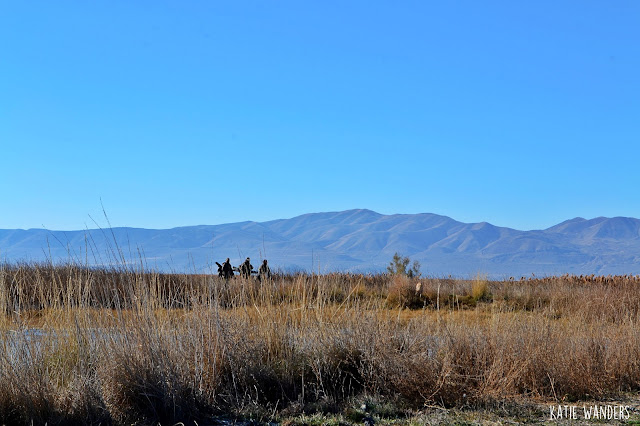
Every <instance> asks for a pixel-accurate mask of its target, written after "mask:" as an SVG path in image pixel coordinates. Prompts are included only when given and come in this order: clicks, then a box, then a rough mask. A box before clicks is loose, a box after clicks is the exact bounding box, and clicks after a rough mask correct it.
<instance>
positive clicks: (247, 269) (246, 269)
mask: <svg viewBox="0 0 640 426" xmlns="http://www.w3.org/2000/svg"><path fill="white" fill-rule="evenodd" d="M238 269H240V275H241V276H242V278H249V277H250V276H251V271H253V265H251V259H249V258H248V257H247V259H246V260H245V261H244V262H242V265H240V268H238Z"/></svg>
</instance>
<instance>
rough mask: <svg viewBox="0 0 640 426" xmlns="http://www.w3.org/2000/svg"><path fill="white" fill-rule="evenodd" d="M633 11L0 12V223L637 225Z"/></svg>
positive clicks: (638, 117)
mask: <svg viewBox="0 0 640 426" xmlns="http://www.w3.org/2000/svg"><path fill="white" fill-rule="evenodd" d="M639 24H640V2H637V1H610V2H605V1H588V0H579V1H578V0H576V1H563V2H557V1H535V2H515V1H507V0H505V1H484V2H480V1H475V0H474V1H446V2H429V1H402V2H395V1H394V2H392V1H371V0H368V1H225V2H222V1H221V2H209V1H180V2H178V1H173V2H166V1H136V2H128V1H92V2H80V1H62V0H60V1H55V2H52V1H29V2H2V3H0V146H1V151H0V159H1V166H0V193H1V195H0V228H5V229H6V228H33V227H43V226H44V227H47V228H50V229H84V228H93V227H95V224H94V222H93V220H95V221H96V222H98V223H99V224H100V225H101V226H102V225H104V224H105V221H104V218H103V216H102V206H101V205H104V208H105V210H106V212H107V214H108V216H109V219H110V222H111V225H113V226H134V227H145V228H170V227H174V226H183V225H197V224H218V223H225V222H236V221H243V220H256V221H262V220H269V219H277V218H287V217H293V216H296V215H298V214H303V213H308V212H319V211H337V210H345V209H350V208H369V209H372V210H376V211H378V212H380V213H419V212H429V213H438V214H443V215H447V216H451V217H453V218H454V219H457V220H460V221H465V222H476V221H488V222H491V223H493V224H495V225H500V226H509V227H514V228H518V229H539V228H545V227H548V226H551V225H553V224H555V223H557V222H560V221H562V220H565V219H569V218H572V217H575V216H582V217H586V218H591V217H596V216H634V217H640V198H639V197H638V196H637V194H638V188H639V187H640V172H638V170H637V164H638V159H639V158H640V148H639V145H640V78H638V76H639V75H640V25H639Z"/></svg>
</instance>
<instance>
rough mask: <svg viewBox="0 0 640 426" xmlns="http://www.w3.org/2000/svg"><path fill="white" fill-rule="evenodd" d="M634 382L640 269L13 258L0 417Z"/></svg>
mask: <svg viewBox="0 0 640 426" xmlns="http://www.w3.org/2000/svg"><path fill="white" fill-rule="evenodd" d="M418 284H419V285H418ZM639 390H640V277H636V276H616V277H597V276H580V277H578V276H561V277H551V278H542V279H537V278H535V279H534V278H531V279H522V280H507V281H487V280H483V279H481V278H478V279H476V280H455V279H444V278H429V279H424V278H423V279H415V278H414V279H409V278H407V277H405V276H393V275H353V274H329V275H304V274H297V275H276V276H274V277H273V279H272V280H270V281H268V282H262V283H259V282H257V281H255V280H242V279H239V278H234V279H232V280H229V281H225V280H222V279H220V278H218V277H217V276H210V275H188V274H160V273H153V272H145V271H142V270H135V269H128V268H124V267H123V268H114V269H93V268H86V267H82V266H78V265H73V264H70V265H65V266H51V265H44V264H5V265H1V266H0V424H45V423H47V424H49V425H53V424H154V425H155V424H158V423H160V424H162V425H165V424H166V425H174V424H176V423H178V422H183V423H184V424H198V425H205V424H231V423H233V422H234V421H238V422H239V421H241V420H242V421H243V422H244V424H249V423H250V421H253V423H254V424H261V423H268V422H278V423H284V424H291V425H292V424H349V423H352V424H358V423H359V424H362V423H363V422H365V421H374V422H375V423H376V424H384V423H387V424H404V423H407V424H410V423H414V424H420V423H429V422H431V421H432V420H433V419H438V418H444V420H442V423H448V422H456V423H459V424H469V423H473V420H472V419H469V418H468V416H466V417H465V414H464V413H466V412H467V413H468V412H472V413H479V412H483V413H491V410H492V409H493V410H502V411H504V412H507V411H508V412H509V413H511V414H509V416H512V417H511V418H512V419H515V420H513V421H516V422H517V421H524V420H523V419H527V418H528V420H529V421H531V420H536V419H537V421H543V420H544V419H545V417H544V416H545V415H548V413H546V414H545V413H544V412H543V411H544V410H543V411H540V410H539V409H531V410H528V409H524V408H522V407H529V406H534V405H535V404H538V406H539V404H541V403H544V404H556V405H559V404H573V403H574V402H577V401H608V400H612V398H613V399H615V398H618V399H619V398H622V397H625V398H629V395H632V398H633V395H637V392H638V391H639ZM531 404H533V405H531ZM505 407H520V408H514V409H507V408H505ZM443 410H445V411H446V410H450V411H449V412H450V413H457V414H455V416H457V417H447V416H445V417H442V414H438V413H441V412H442V411H443ZM469 410H470V411H469ZM505 410H506V411H505ZM523 410H524V411H523ZM527 410H528V411H527ZM536 410H537V411H536ZM461 413H462V414H461ZM632 414H634V416H635V415H636V414H635V413H632ZM438 416H441V417H438ZM480 417H481V416H480ZM480 417H477V418H476V420H478V419H480ZM429 419H431V420H429ZM518 419H519V420H518ZM433 421H434V422H436V421H435V420H433ZM488 421H489V420H488ZM491 421H493V420H491ZM478 422H480V420H478ZM436 423H437V422H436Z"/></svg>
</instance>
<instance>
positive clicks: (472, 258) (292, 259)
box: [0, 210, 640, 278]
mask: <svg viewBox="0 0 640 426" xmlns="http://www.w3.org/2000/svg"><path fill="white" fill-rule="evenodd" d="M396 252H397V253H400V254H401V255H403V256H408V257H410V258H411V259H412V260H418V261H419V262H420V263H421V265H422V268H421V270H422V272H423V274H426V275H430V276H447V275H453V276H456V277H468V276H474V275H476V274H486V275H488V276H491V277H496V278H506V277H510V276H514V277H517V278H519V277H520V276H530V275H531V274H535V275H538V276H540V275H558V274H564V273H572V274H599V275H608V274H634V275H635V274H640V220H638V219H634V218H627V217H614V218H605V217H598V218H595V219H583V218H575V219H571V220H567V221H565V222H562V223H560V224H558V225H555V226H552V227H550V228H547V229H544V230H533V231H520V230H516V229H511V228H504V227H498V226H494V225H492V224H489V223H486V222H481V223H462V222H458V221H456V220H454V219H451V218H449V217H446V216H440V215H436V214H430V213H422V214H394V215H382V214H379V213H376V212H373V211H371V210H347V211H341V212H330V213H310V214H305V215H301V216H297V217H294V218H291V219H280V220H272V221H268V222H238V223H229V224H222V225H199V226H185V227H178V228H172V229H142V228H124V227H123V228H108V229H88V230H81V231H53V230H46V229H28V230H21V229H0V261H8V262H19V261H25V262H31V261H36V262H42V261H53V262H66V261H75V262H81V263H83V264H85V263H86V264H89V265H113V264H116V265H122V264H134V265H144V266H145V267H147V268H152V269H156V270H160V271H175V272H211V271H215V270H216V267H215V262H216V261H218V262H222V261H223V260H224V259H226V258H227V257H230V258H231V261H232V264H234V265H237V264H239V263H240V262H241V260H244V259H245V258H246V257H251V259H252V263H253V265H254V266H255V267H256V268H257V267H258V265H259V264H260V259H262V258H267V259H268V260H269V263H270V265H271V266H272V267H274V268H281V269H284V270H304V271H310V270H312V269H313V270H314V271H316V272H322V273H324V272H333V271H352V272H376V271H383V270H384V269H385V268H386V266H387V265H388V264H389V262H390V260H391V258H392V257H393V255H394V253H396Z"/></svg>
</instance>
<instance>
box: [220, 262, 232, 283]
mask: <svg viewBox="0 0 640 426" xmlns="http://www.w3.org/2000/svg"><path fill="white" fill-rule="evenodd" d="M218 275H219V276H221V277H222V278H224V279H226V280H228V279H229V278H231V277H233V266H231V262H230V261H229V258H228V257H227V260H225V261H224V263H223V264H222V266H220V265H218Z"/></svg>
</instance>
